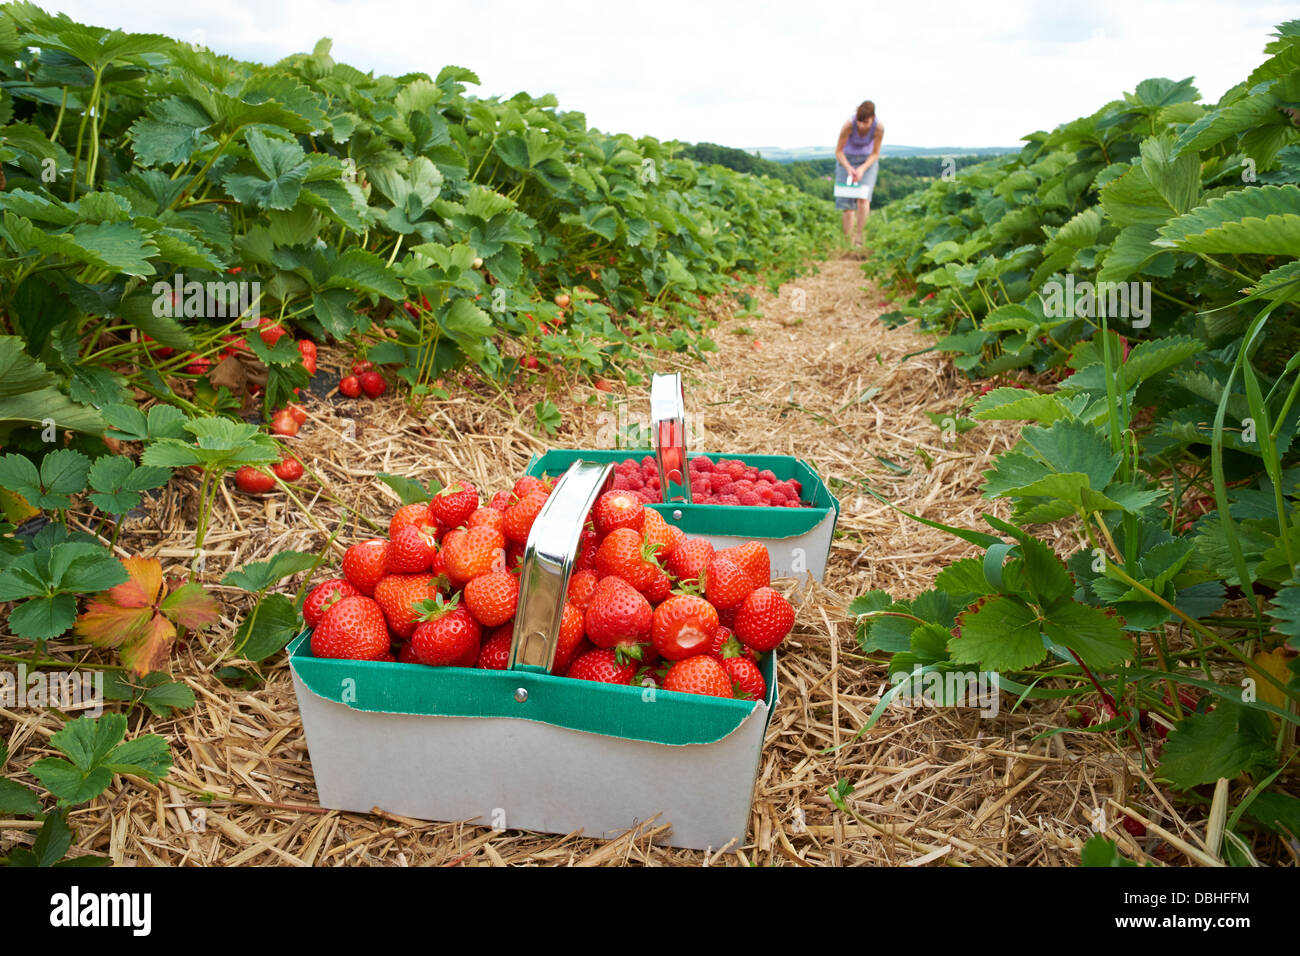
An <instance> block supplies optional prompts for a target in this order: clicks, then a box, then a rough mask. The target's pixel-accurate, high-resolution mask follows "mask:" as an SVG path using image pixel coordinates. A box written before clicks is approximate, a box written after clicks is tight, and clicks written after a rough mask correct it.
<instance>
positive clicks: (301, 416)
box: [284, 402, 307, 425]
mask: <svg viewBox="0 0 1300 956" xmlns="http://www.w3.org/2000/svg"><path fill="white" fill-rule="evenodd" d="M284 410H285V411H286V412H288V413H289V416H290V417H291V418H292V419H293V420H294V421H295V422H297V423H298V424H299V425H304V424H306V422H307V409H305V408H303V407H302V406H301V405H298V404H295V403H292V402H291V403H290V404H288V405H286V406H284Z"/></svg>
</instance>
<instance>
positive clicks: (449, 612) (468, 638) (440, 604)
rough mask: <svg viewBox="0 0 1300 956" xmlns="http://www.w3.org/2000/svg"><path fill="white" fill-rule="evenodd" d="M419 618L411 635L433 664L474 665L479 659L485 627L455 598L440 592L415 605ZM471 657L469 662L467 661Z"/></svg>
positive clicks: (414, 645) (421, 658) (416, 647)
mask: <svg viewBox="0 0 1300 956" xmlns="http://www.w3.org/2000/svg"><path fill="white" fill-rule="evenodd" d="M416 612H417V614H418V615H419V618H420V622H419V623H418V624H417V625H416V627H415V632H414V633H413V634H412V635H411V648H412V650H413V652H414V654H415V657H416V659H417V660H418V661H419V662H420V663H421V664H426V665H428V666H430V667H472V666H473V664H474V662H475V661H476V660H477V659H478V654H479V650H480V647H479V640H480V638H481V637H482V635H483V629H482V628H481V627H480V626H479V623H478V621H476V620H474V616H473V615H472V614H470V613H469V611H468V610H466V609H465V608H464V607H463V606H462V605H460V604H459V602H458V600H457V599H456V598H452V599H451V600H450V601H444V600H443V599H442V595H438V596H437V597H435V598H432V599H430V600H427V601H423V602H421V603H420V604H419V605H418V606H417V607H416ZM467 659H468V660H469V663H468V664H466V663H464V661H466V660H467Z"/></svg>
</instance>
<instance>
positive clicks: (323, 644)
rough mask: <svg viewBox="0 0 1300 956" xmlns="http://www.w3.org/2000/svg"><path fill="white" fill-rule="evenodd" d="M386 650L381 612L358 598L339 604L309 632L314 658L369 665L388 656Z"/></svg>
mask: <svg viewBox="0 0 1300 956" xmlns="http://www.w3.org/2000/svg"><path fill="white" fill-rule="evenodd" d="M389 647H390V641H389V637H388V624H387V622H386V621H385V620H384V612H383V611H382V610H381V609H380V607H379V605H378V604H377V603H376V602H375V601H373V600H371V599H370V598H368V597H365V596H364V595H360V594H355V595H352V596H351V597H345V598H342V599H341V600H339V601H338V602H337V603H336V604H334V605H333V606H332V607H331V608H330V609H329V610H328V611H326V612H325V613H324V615H323V616H322V617H321V619H320V623H318V624H317V625H316V628H315V630H313V631H312V632H311V652H312V656H313V657H324V658H335V659H345V660H358V661H371V660H376V659H377V658H379V657H381V656H382V655H384V654H387V653H389Z"/></svg>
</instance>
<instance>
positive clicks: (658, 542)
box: [641, 506, 685, 562]
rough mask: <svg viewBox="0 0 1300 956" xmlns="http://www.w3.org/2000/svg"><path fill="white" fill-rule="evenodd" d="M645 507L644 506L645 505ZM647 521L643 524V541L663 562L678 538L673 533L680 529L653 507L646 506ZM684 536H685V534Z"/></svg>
mask: <svg viewBox="0 0 1300 956" xmlns="http://www.w3.org/2000/svg"><path fill="white" fill-rule="evenodd" d="M643 508H644V506H643ZM644 514H645V522H644V523H643V524H642V525H641V543H642V544H643V545H644V546H645V549H646V551H648V552H649V553H650V554H651V555H655V556H657V557H658V559H659V561H660V562H662V561H664V559H665V558H666V557H667V555H668V552H669V551H670V550H672V548H673V545H674V544H675V543H676V541H677V538H676V536H675V535H674V534H673V532H674V531H678V530H679V529H676V528H674V527H673V526H672V525H670V524H668V522H666V521H664V519H663V516H662V515H660V514H659V512H657V511H655V510H654V509H653V508H644ZM683 537H685V536H684V535H683Z"/></svg>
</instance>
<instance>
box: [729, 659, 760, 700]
mask: <svg viewBox="0 0 1300 956" xmlns="http://www.w3.org/2000/svg"><path fill="white" fill-rule="evenodd" d="M721 664H722V669H723V670H724V671H726V672H727V677H728V678H730V679H731V690H732V696H733V697H735V698H736V699H737V700H766V699H767V681H765V680H763V673H762V671H760V670H759V669H758V665H757V664H755V663H754V662H753V661H751V660H748V659H746V658H744V657H724V658H723V659H722V661H721Z"/></svg>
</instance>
